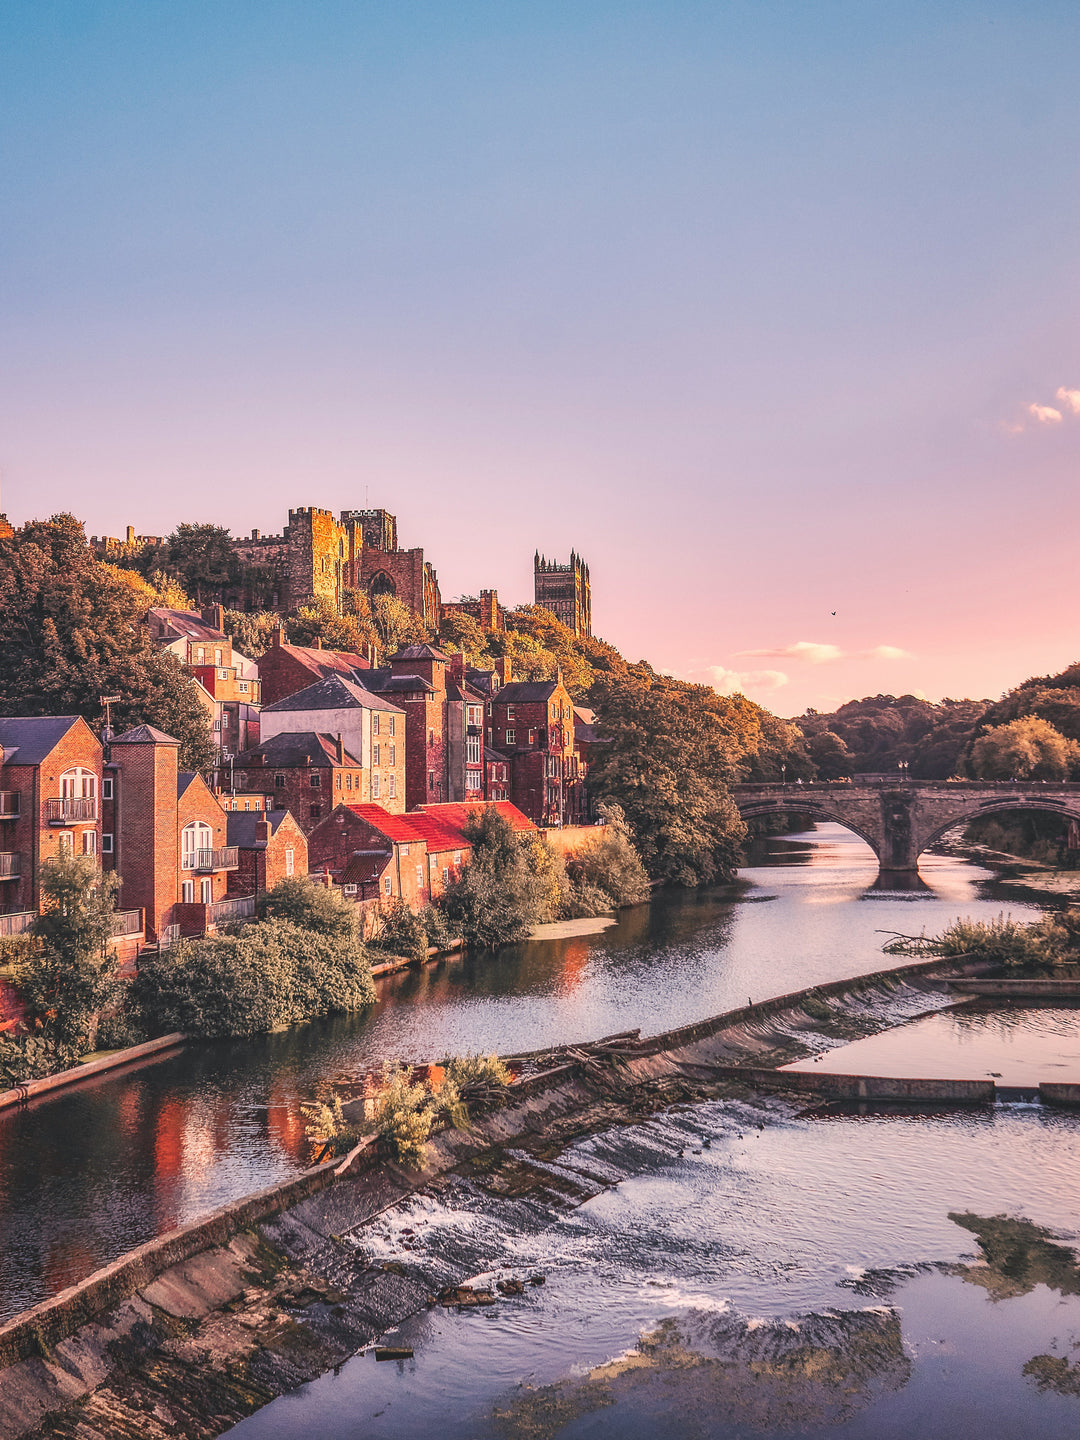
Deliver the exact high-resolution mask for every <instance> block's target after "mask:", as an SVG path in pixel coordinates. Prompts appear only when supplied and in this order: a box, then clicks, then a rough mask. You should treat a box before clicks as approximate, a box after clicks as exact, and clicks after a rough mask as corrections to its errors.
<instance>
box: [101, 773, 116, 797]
mask: <svg viewBox="0 0 1080 1440" xmlns="http://www.w3.org/2000/svg"><path fill="white" fill-rule="evenodd" d="M101 798H102V799H103V800H111V799H112V798H113V782H112V776H111V775H107V776H106V777H105V779H104V780H102V782H101Z"/></svg>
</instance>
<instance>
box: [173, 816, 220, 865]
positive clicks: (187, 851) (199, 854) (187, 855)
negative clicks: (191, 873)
mask: <svg viewBox="0 0 1080 1440" xmlns="http://www.w3.org/2000/svg"><path fill="white" fill-rule="evenodd" d="M213 846H214V832H213V831H212V830H211V829H210V826H209V825H207V824H206V823H205V821H202V820H193V821H192V822H191V824H190V825H185V826H184V828H183V830H181V832H180V868H181V870H197V869H198V868H199V867H200V866H201V865H209V863H210V858H211V855H212V854H213Z"/></svg>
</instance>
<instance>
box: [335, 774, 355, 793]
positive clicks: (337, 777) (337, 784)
mask: <svg viewBox="0 0 1080 1440" xmlns="http://www.w3.org/2000/svg"><path fill="white" fill-rule="evenodd" d="M334 789H335V790H340V789H341V771H340V770H339V771H338V773H337V774H336V775H335V776H334ZM349 789H350V790H351V789H352V776H351V775H350V776H349Z"/></svg>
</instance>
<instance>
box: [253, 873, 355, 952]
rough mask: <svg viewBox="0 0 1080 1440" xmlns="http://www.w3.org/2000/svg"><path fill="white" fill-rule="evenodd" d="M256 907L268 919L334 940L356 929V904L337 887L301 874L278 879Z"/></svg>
mask: <svg viewBox="0 0 1080 1440" xmlns="http://www.w3.org/2000/svg"><path fill="white" fill-rule="evenodd" d="M259 910H260V913H261V915H263V916H264V917H265V918H266V919H267V920H287V921H288V922H289V923H290V924H291V925H299V926H301V927H302V928H303V929H305V930H313V931H315V932H316V934H319V935H329V936H332V937H333V938H335V939H342V940H348V939H352V938H353V937H354V936H355V934H356V930H357V924H356V907H355V906H354V905H352V904H351V903H350V902H349V901H348V900H346V899H345V898H344V896H343V895H341V894H340V893H339V892H338V891H337V890H330V889H328V888H327V887H326V886H325V885H317V884H316V883H315V881H313V880H309V879H308V878H307V877H306V876H302V875H297V876H294V877H292V878H290V879H287V880H279V881H278V883H277V884H276V885H275V886H274V888H273V890H270V891H268V892H267V893H266V895H264V896H263V897H262V900H261V902H260V906H259Z"/></svg>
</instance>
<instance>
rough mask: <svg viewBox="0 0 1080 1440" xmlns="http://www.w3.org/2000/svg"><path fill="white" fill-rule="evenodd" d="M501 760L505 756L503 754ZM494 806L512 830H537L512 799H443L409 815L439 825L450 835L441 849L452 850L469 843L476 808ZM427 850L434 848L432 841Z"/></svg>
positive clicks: (445, 834) (484, 808)
mask: <svg viewBox="0 0 1080 1440" xmlns="http://www.w3.org/2000/svg"><path fill="white" fill-rule="evenodd" d="M499 758H500V759H502V758H503V757H502V756H500V757H499ZM492 808H494V809H495V810H496V811H497V812H498V813H499V814H500V815H501V816H502V818H503V819H504V820H505V821H507V823H508V824H509V825H510V828H511V829H512V830H518V831H522V832H525V831H536V832H537V833H539V831H538V829H537V826H535V825H534V824H533V822H532V821H531V820H530V819H529V817H528V816H527V815H523V814H522V813H521V811H520V810H519V809H518V808H517V806H516V805H514V804H511V802H510V801H509V800H451V801H444V802H443V803H442V804H441V805H421V807H420V810H419V811H418V812H416V811H414V812H413V814H411V815H410V816H409V819H410V820H420V819H430V820H432V821H434V822H435V823H437V824H438V826H439V827H440V831H441V833H442V834H443V835H444V836H445V837H447V844H446V845H444V846H443V847H442V848H443V849H444V850H445V849H449V848H451V847H454V846H461V845H468V843H469V842H468V841H467V840H466V839H465V835H464V829H465V822H466V821H467V820H468V818H469V816H470V815H471V814H472V813H473V811H474V810H488V809H492ZM428 849H431V845H430V843H429V845H428Z"/></svg>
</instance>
